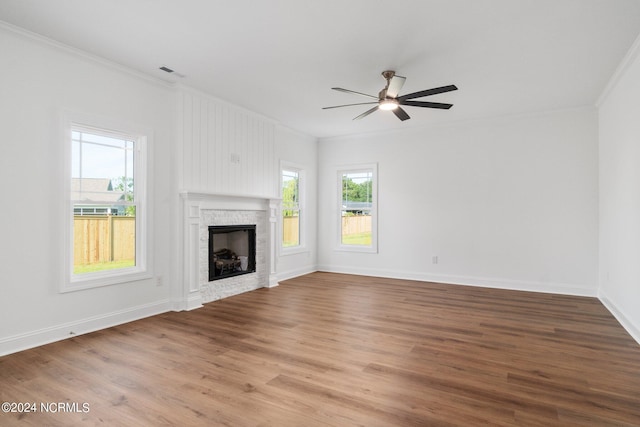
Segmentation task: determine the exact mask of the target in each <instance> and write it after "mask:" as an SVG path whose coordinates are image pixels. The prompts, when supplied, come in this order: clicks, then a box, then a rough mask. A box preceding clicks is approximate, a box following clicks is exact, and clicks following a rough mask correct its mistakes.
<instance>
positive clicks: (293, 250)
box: [280, 246, 311, 256]
mask: <svg viewBox="0 0 640 427" xmlns="http://www.w3.org/2000/svg"><path fill="white" fill-rule="evenodd" d="M309 252H311V251H310V250H309V249H308V248H307V247H306V246H295V247H290V248H283V247H280V256H287V255H297V254H304V253H309Z"/></svg>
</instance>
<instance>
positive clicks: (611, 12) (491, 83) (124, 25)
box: [0, 0, 640, 137]
mask: <svg viewBox="0 0 640 427" xmlns="http://www.w3.org/2000/svg"><path fill="white" fill-rule="evenodd" d="M0 20H3V21H6V22H8V23H10V24H13V25H16V26H19V27H22V28H25V29H27V30H30V31H33V32H35V33H39V34H41V35H44V36H47V37H50V38H52V39H54V40H57V41H59V42H62V43H64V44H67V45H70V46H72V47H75V48H78V49H81V50H84V51H87V52H90V53H92V54H94V55H98V56H101V57H104V58H107V59H109V60H111V61H114V62H117V63H120V64H123V65H125V66H128V67H130V68H133V69H135V70H138V71H141V72H143V73H147V74H150V75H153V76H156V77H158V78H161V79H167V80H171V81H175V80H176V78H175V77H171V76H170V75H168V74H166V73H164V72H162V71H159V70H158V67H160V66H162V65H165V66H168V67H170V68H172V69H174V70H175V71H177V72H179V73H181V74H184V75H185V77H184V78H181V79H178V80H180V81H181V82H182V83H183V84H185V85H188V86H190V87H193V88H196V89H200V90H202V91H205V92H208V93H210V94H211V95H214V96H216V97H218V98H221V99H224V100H227V101H230V102H232V103H234V104H237V105H240V106H242V107H245V108H247V109H250V110H252V111H255V112H257V113H260V114H263V115H265V116H267V117H270V118H273V119H275V120H277V121H279V122H281V123H282V124H284V125H286V126H288V127H290V128H292V129H296V130H298V131H301V132H304V133H306V134H309V135H313V136H318V137H326V136H334V135H344V134H355V133H362V132H372V131H380V130H384V129H394V128H400V127H412V126H425V125H429V124H433V123H439V122H443V121H460V120H470V119H479V118H485V117H492V116H501V115H509V114H519V113H530V112H539V111H547V110H556V109H564V108H573V107H581V106H586V105H594V104H595V103H596V101H597V99H598V97H599V96H600V94H601V93H602V91H603V89H604V87H605V86H606V84H607V82H608V80H609V79H610V78H611V76H612V74H613V73H614V71H615V69H616V67H617V66H618V64H619V63H620V61H621V60H622V59H623V57H624V56H625V54H626V53H627V51H628V49H629V48H630V47H631V45H632V44H633V42H634V40H635V39H636V37H638V34H639V33H640V1H638V0H415V1H414V0H395V1H390V0H386V1H382V0H316V1H312V0H226V1H221V0H181V1H176V0H56V1H51V0H0ZM0 57H1V55H0ZM386 69H392V70H396V71H397V73H398V74H399V75H402V76H405V77H407V82H406V84H405V86H404V88H403V90H402V91H401V94H403V93H410V92H415V91H418V90H422V89H429V88H432V87H438V86H444V85H448V84H455V85H457V86H458V88H459V90H458V91H456V92H449V93H445V94H441V95H437V96H432V97H429V98H424V99H423V100H429V101H439V102H448V103H453V104H454V106H453V108H452V109H451V110H448V111H447V110H433V109H425V108H416V107H406V111H407V112H408V113H409V114H410V115H411V117H412V118H411V120H408V121H406V122H400V121H399V120H398V119H397V118H396V117H395V116H394V115H393V114H392V113H390V112H382V111H377V112H376V113H374V114H372V115H370V116H368V117H366V118H364V119H362V120H359V121H352V120H351V119H352V118H353V117H355V116H357V115H359V114H360V113H361V112H363V111H365V110H367V109H368V106H359V107H345V108H340V109H333V110H322V109H321V108H322V107H325V106H331V105H340V104H349V103H356V102H366V101H367V99H366V98H361V97H358V96H356V95H351V94H345V93H341V92H337V91H332V90H331V89H330V88H331V87H334V86H339V87H343V88H348V89H352V90H355V91H359V92H365V93H368V94H372V95H377V93H378V91H379V90H380V89H382V88H383V87H384V84H385V81H384V79H383V78H382V77H381V75H380V73H381V72H382V71H383V70H386Z"/></svg>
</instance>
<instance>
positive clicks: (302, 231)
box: [278, 161, 308, 255]
mask: <svg viewBox="0 0 640 427" xmlns="http://www.w3.org/2000/svg"><path fill="white" fill-rule="evenodd" d="M285 170H287V171H292V172H296V173H297V174H298V215H299V216H298V218H299V219H298V221H299V225H298V227H299V235H298V239H299V242H298V245H296V246H284V242H283V233H284V231H283V229H284V217H283V215H282V212H283V210H284V207H283V204H282V202H281V203H280V209H279V221H278V222H279V224H280V227H279V233H278V235H279V236H280V237H279V239H278V240H279V244H278V248H279V250H280V255H293V254H299V253H303V252H308V249H307V232H306V225H307V219H306V211H305V203H306V189H305V181H306V171H305V169H304V167H303V166H301V165H298V164H295V163H290V162H285V161H281V162H280V173H279V182H280V200H282V174H283V172H284V171H285Z"/></svg>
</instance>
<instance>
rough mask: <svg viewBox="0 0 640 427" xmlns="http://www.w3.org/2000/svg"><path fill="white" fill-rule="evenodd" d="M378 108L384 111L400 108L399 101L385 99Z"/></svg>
mask: <svg viewBox="0 0 640 427" xmlns="http://www.w3.org/2000/svg"><path fill="white" fill-rule="evenodd" d="M378 108H380V109H381V110H384V111H391V110H395V109H396V108H398V101H396V100H395V99H385V100H383V101H380V105H378Z"/></svg>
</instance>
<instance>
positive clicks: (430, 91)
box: [397, 85, 458, 101]
mask: <svg viewBox="0 0 640 427" xmlns="http://www.w3.org/2000/svg"><path fill="white" fill-rule="evenodd" d="M452 90H458V88H457V87H456V86H455V85H449V86H442V87H436V88H433V89H427V90H421V91H420V92H414V93H410V94H407V95H402V96H399V97H398V98H397V99H398V101H404V100H407V99H413V98H422V97H423V96H430V95H437V94H439V93H445V92H451V91H452Z"/></svg>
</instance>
